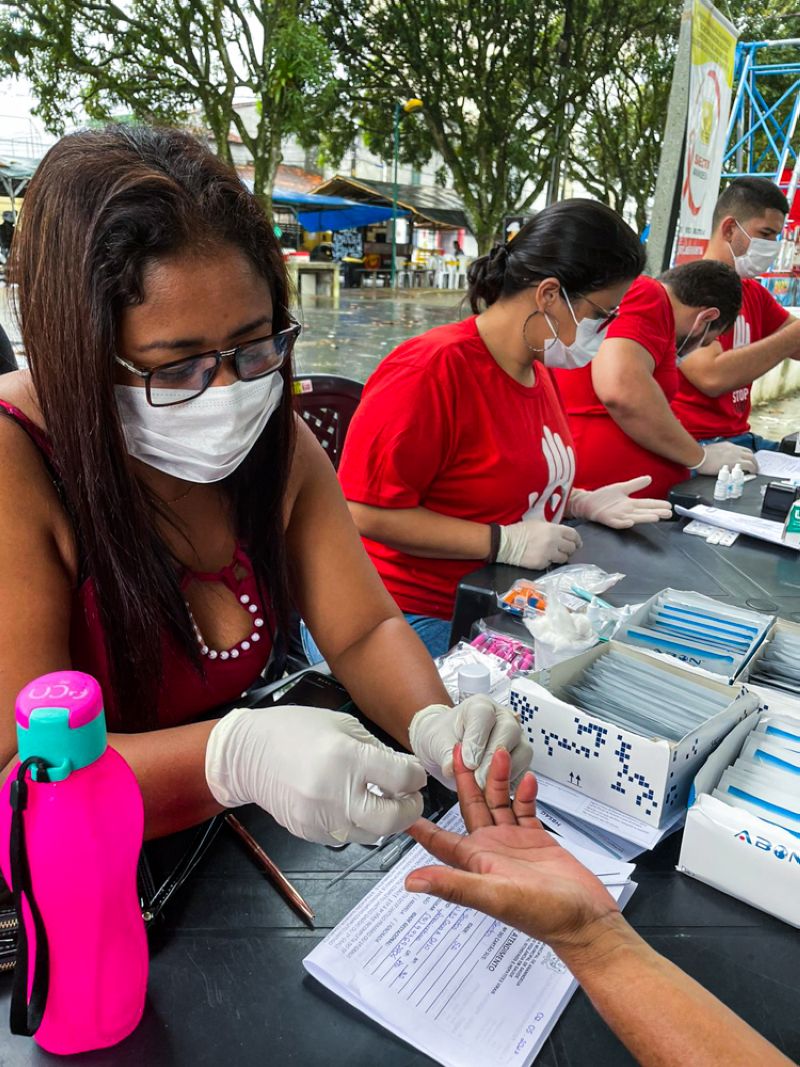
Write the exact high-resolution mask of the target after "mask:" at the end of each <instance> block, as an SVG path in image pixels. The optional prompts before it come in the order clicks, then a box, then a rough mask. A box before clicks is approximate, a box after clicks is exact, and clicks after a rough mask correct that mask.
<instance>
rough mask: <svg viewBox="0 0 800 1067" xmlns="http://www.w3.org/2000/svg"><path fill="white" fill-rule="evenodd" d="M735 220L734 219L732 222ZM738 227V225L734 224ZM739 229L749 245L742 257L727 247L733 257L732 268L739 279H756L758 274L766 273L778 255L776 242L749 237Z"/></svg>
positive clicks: (764, 238) (743, 229)
mask: <svg viewBox="0 0 800 1067" xmlns="http://www.w3.org/2000/svg"><path fill="white" fill-rule="evenodd" d="M735 221H736V220H735V219H734V222H735ZM736 225H737V226H739V223H738V222H737V223H736ZM739 229H740V230H741V231H742V233H743V234H744V235H745V237H746V238H747V240H748V241H749V244H748V246H747V251H746V252H745V253H744V255H741V256H737V255H736V253H735V252H734V251H733V247H732V246H731V245H728V248H730V250H731V255H732V256H733V266H734V269H735V271H736V273H737V274H738V275H739V277H740V278H757V277H758V276H759V275H760V274H763V273H764V272H765V271H768V270H769V268H770V267H771V266H772V264H773V263H774V262H775V259H776V258H777V255H778V242H777V241H768V240H767V239H766V237H751V236H750V234H749V233H748V232H747V230H745V228H744V227H743V226H739Z"/></svg>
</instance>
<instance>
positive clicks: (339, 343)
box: [295, 289, 469, 382]
mask: <svg viewBox="0 0 800 1067" xmlns="http://www.w3.org/2000/svg"><path fill="white" fill-rule="evenodd" d="M463 298H464V293H463V292H459V291H457V290H453V291H452V292H450V291H448V290H446V289H445V290H424V289H421V290H416V289H412V290H408V291H405V292H404V291H402V290H401V291H400V293H398V294H397V295H394V294H392V293H391V292H388V291H386V292H384V291H382V290H380V289H376V290H365V291H359V290H350V291H348V290H346V289H345V290H343V291H342V295H341V302H340V306H339V307H338V308H334V307H332V304H331V301H330V300H325V299H324V298H321V297H316V298H315V297H310V298H309V297H306V298H305V299H304V301H303V307H302V309H301V311H300V312H299V318H300V321H301V322H302V323H303V326H304V329H303V332H302V334H301V335H300V340H299V341H298V342H297V347H296V348H295V365H296V368H297V372H298V373H301V374H303V373H305V374H312V373H316V374H341V375H344V377H346V378H355V379H356V380H357V381H359V382H364V381H366V380H367V378H368V377H369V376H370V374H371V373H372V371H373V370H374V369H375V367H377V365H378V363H379V362H380V360H381V359H382V358H383V357H384V356H385V355H387V354H388V353H389V352H391V351H392V349H393V348H396V347H397V345H399V344H400V343H401V342H402V341H405V340H407V339H408V338H409V337H415V336H416V335H417V334H420V333H424V332H425V331H426V330H429V329H431V327H433V326H440V325H443V324H444V323H447V322H456V321H457V320H458V319H461V318H463V317H464V316H465V315H467V314H469V307H468V306H467V305H466V303H465V302H464V300H463Z"/></svg>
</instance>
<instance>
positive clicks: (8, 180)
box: [0, 156, 39, 199]
mask: <svg viewBox="0 0 800 1067" xmlns="http://www.w3.org/2000/svg"><path fill="white" fill-rule="evenodd" d="M38 166H39V160H38V159H30V158H28V157H27V156H15V157H14V158H13V159H12V158H10V157H8V156H0V193H2V195H4V196H9V197H11V198H12V199H13V198H14V197H15V196H20V194H21V193H22V192H23V190H24V189H25V186H26V185H27V184H28V182H29V181H30V180H31V178H32V177H33V172H34V171H35V170H36V168H37V167H38Z"/></svg>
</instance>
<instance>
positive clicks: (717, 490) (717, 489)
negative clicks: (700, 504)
mask: <svg viewBox="0 0 800 1067" xmlns="http://www.w3.org/2000/svg"><path fill="white" fill-rule="evenodd" d="M730 483H731V472H730V469H729V467H728V464H727V463H726V464H725V465H724V466H723V467H722V469H721V470H720V472H719V474H718V475H717V481H716V484H715V485H714V499H715V500H727V499H728V487H729V486H730Z"/></svg>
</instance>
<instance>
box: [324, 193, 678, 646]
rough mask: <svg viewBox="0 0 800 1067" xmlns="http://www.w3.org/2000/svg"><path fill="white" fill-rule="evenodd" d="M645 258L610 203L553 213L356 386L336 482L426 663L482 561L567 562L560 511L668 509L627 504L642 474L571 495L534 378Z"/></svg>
mask: <svg viewBox="0 0 800 1067" xmlns="http://www.w3.org/2000/svg"><path fill="white" fill-rule="evenodd" d="M643 265H644V252H643V249H642V246H641V244H640V243H639V241H638V239H637V237H636V235H635V234H634V233H633V231H632V230H631V229H630V227H628V226H627V225H626V224H625V223H624V222H623V221H622V219H621V218H620V217H619V216H618V215H617V214H616V213H615V212H614V211H612V210H611V209H610V208H608V207H606V206H605V205H603V204H599V203H596V202H594V201H592V200H567V201H564V202H562V203H559V204H554V205H552V206H551V207H548V208H545V210H544V211H542V212H540V213H539V214H538V215H537V216H536V218H535V219H533V220H531V221H530V222H529V223H527V224H526V225H525V226H524V227H523V228H522V229H521V230H520V231H519V233H518V235H517V236H516V237H515V238H514V240H513V241H512V242H509V243H508V244H503V245H498V246H496V247H495V248H494V249H493V251H492V252H491V253H490V254H489V255H486V256H482V257H480V258H479V259H478V260H476V261H475V263H474V264H473V265H472V267H471V268H470V272H469V300H470V305H471V307H472V310H473V312H475V313H476V314H475V315H473V316H472V317H470V318H468V319H466V320H464V321H463V322H458V323H455V324H452V325H448V326H442V327H438V328H437V329H434V330H430V331H429V332H428V333H425V334H423V335H422V336H421V337H415V338H412V339H411V340H409V341H406V342H405V343H404V344H402V345H400V346H399V347H398V348H396V349H395V351H394V352H392V353H391V354H390V355H389V356H387V357H386V359H384V360H383V362H382V363H381V364H380V366H379V367H378V369H377V370H376V371H375V373H374V374H373V375H372V377H371V378H370V380H369V381H368V382H367V385H366V387H365V389H364V395H363V398H362V401H361V404H360V406H359V408H358V411H357V412H356V415H355V417H354V419H353V421H352V423H351V425H350V430H349V433H348V437H347V442H346V445H345V449H344V454H343V457H342V463H341V467H340V470H339V477H340V480H341V483H342V487H343V488H344V492H345V496H346V497H347V499H348V501H349V502H350V510H351V512H352V514H353V517H354V519H355V521H356V525H357V526H358V528H359V530H360V532H361V534H362V537H363V538H364V543H365V545H366V547H367V551H368V552H369V554H370V556H371V558H372V561H373V563H374V564H375V566H376V567H377V569H378V572H379V573H380V575H381V577H382V578H383V581H384V583H385V584H386V587H387V588H388V590H389V592H390V593H391V594H392V596H394V598H395V600H396V601H397V603H398V604H399V606H400V607H401V608H402V609H403V611H404V612H405V613H406V617H407V618H409V621H410V622H411V623H412V625H413V626H415V628H416V629H417V630H418V632H419V633H420V635H421V636H422V637H423V640H425V642H426V644H427V645H428V648H429V649H430V650H431V651H432V652H433V653H434V654H438V653H440V652H443V651H444V650H445V649H446V647H447V641H448V636H449V621H448V620H449V619H450V617H451V615H452V611H453V604H454V599H455V591H456V588H457V586H458V583H459V581H460V580H461V578H463V576H464V575H465V574H467V573H468V572H469V571H471V570H474V569H475V568H476V567H477V566H479V565H480V564H481V563H482V562H486V561H497V562H500V563H510V564H516V565H518V566H524V567H530V568H531V569H533V570H542V569H544V568H545V567H547V566H549V565H550V564H551V563H564V562H566V560H567V559H569V557H570V556H571V554H572V553H573V552H574V551H575V549H576V548H577V547H578V546H579V545H580V537H579V535H578V533H577V532H576V531H575V530H573V529H572V528H570V527H568V526H565V525H562V519H563V518H564V517H565V516H568V517H581V518H588V519H595V520H599V521H601V522H605V523H606V524H608V525H611V526H617V527H625V526H631V525H633V524H634V523H635V522H655V521H657V520H658V519H659V518H662V517H664V516H666V515H668V514H669V507H668V505H665V504H664V503H663V502H656V501H648V500H636V501H634V500H631V499H630V497H629V493H630V492H632V491H635V490H636V489H641V488H643V487H644V486H645V485H646V484H647V481H645V480H642V479H636V481H635V483H630V484H622V485H618V486H608V487H606V488H604V489H601V490H599V491H596V492H591V493H587V492H583V491H572V482H573V478H574V473H575V458H574V452H573V448H572V441H571V437H570V432H569V426H568V424H567V421H566V418H565V415H564V412H563V409H562V407H561V403H560V401H559V398H558V394H557V392H556V390H555V388H554V385H553V382H552V379H551V376H550V372H549V370H548V369H547V368H548V367H551V366H561V367H564V366H578V365H579V364H580V362H581V361H582V360H583V361H585V359H586V358H588V357H587V356H579V355H578V354H577V351H578V348H580V351H581V352H586V351H591V343H592V338H596V337H598V336H599V334H598V331H600V330H602V328H603V326H604V324H605V323H607V321H608V320H609V318H610V317H612V316H613V315H614V314H615V309H616V307H617V305H618V304H619V302H620V300H621V299H622V297H623V295H624V293H625V291H626V290H627V288H628V286H629V285H630V284H631V282H632V281H633V279H634V278H635V277H636V276H637V275H638V274H639V273H640V271H641V270H642V267H643ZM481 308H483V309H484V310H482V311H481V310H480V309H481ZM479 311H480V313H479V314H478V312H479ZM570 346H575V348H574V350H573V349H571V348H570Z"/></svg>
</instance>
